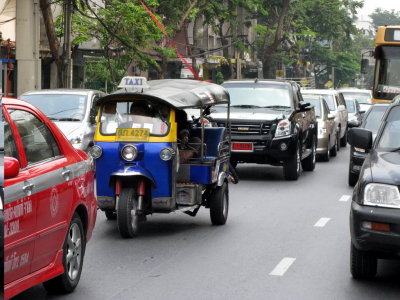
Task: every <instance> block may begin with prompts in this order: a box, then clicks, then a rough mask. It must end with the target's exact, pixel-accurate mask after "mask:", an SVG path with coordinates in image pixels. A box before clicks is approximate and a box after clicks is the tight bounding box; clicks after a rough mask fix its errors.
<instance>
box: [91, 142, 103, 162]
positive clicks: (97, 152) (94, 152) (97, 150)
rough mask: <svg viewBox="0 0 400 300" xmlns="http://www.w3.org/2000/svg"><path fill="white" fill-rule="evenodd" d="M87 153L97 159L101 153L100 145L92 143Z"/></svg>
mask: <svg viewBox="0 0 400 300" xmlns="http://www.w3.org/2000/svg"><path fill="white" fill-rule="evenodd" d="M89 154H90V155H91V156H92V157H93V158H94V159H98V158H99V157H100V156H101V155H102V154H103V149H101V147H100V146H98V145H94V146H93V147H91V148H90V150H89Z"/></svg>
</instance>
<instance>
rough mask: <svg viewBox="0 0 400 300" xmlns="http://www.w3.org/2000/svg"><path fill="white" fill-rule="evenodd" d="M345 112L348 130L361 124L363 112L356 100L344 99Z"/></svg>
mask: <svg viewBox="0 0 400 300" xmlns="http://www.w3.org/2000/svg"><path fill="white" fill-rule="evenodd" d="M346 106H347V111H348V113H349V119H348V122H347V123H348V125H349V128H352V127H358V126H360V124H361V121H362V116H363V113H365V111H362V110H361V107H360V104H359V103H358V101H357V99H356V98H351V97H347V98H346Z"/></svg>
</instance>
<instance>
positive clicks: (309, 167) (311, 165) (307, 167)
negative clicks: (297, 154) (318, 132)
mask: <svg viewBox="0 0 400 300" xmlns="http://www.w3.org/2000/svg"><path fill="white" fill-rule="evenodd" d="M316 156H317V138H316V136H315V135H314V136H313V138H312V142H311V154H310V155H309V156H308V157H307V158H305V159H304V160H302V161H301V167H302V168H303V170H304V171H313V170H314V169H315V162H316Z"/></svg>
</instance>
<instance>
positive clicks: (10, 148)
mask: <svg viewBox="0 0 400 300" xmlns="http://www.w3.org/2000/svg"><path fill="white" fill-rule="evenodd" d="M4 156H8V157H14V158H15V159H17V160H19V156H18V151H17V147H16V146H15V139H14V136H13V135H12V132H11V129H10V125H9V124H8V123H4Z"/></svg>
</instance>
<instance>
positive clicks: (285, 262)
mask: <svg viewBox="0 0 400 300" xmlns="http://www.w3.org/2000/svg"><path fill="white" fill-rule="evenodd" d="M295 260H296V259H295V258H293V257H285V258H283V259H282V260H281V261H280V262H279V264H278V265H277V266H276V267H275V268H274V269H273V270H272V272H271V273H269V275H271V276H283V275H284V274H285V273H286V271H287V270H288V269H289V268H290V266H291V265H292V264H293V263H294V261H295Z"/></svg>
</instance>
